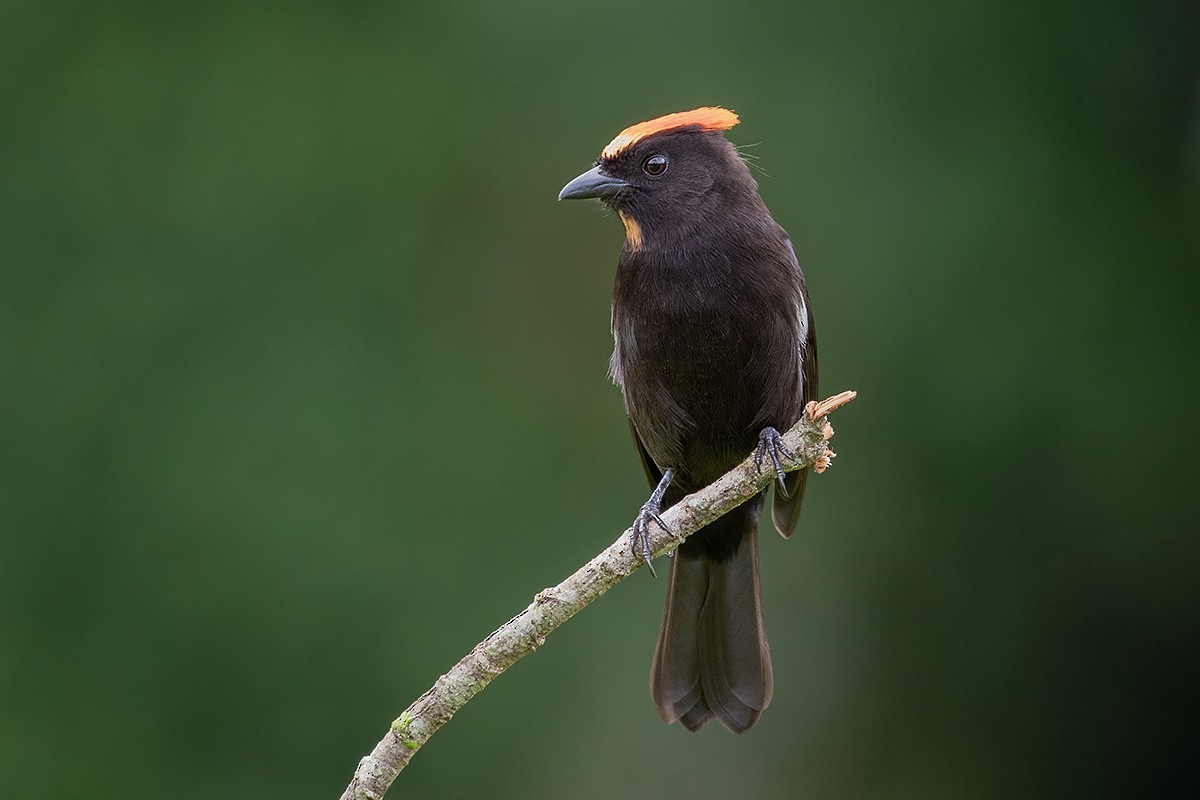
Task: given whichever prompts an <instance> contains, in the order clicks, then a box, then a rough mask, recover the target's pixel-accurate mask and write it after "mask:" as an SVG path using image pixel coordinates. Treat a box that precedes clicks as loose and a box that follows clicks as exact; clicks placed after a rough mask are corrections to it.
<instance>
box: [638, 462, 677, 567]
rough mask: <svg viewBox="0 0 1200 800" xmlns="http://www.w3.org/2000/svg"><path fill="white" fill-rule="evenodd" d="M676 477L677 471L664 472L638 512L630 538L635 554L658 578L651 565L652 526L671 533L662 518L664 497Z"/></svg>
mask: <svg viewBox="0 0 1200 800" xmlns="http://www.w3.org/2000/svg"><path fill="white" fill-rule="evenodd" d="M673 477H675V470H673V469H668V470H666V471H664V472H663V476H662V480H660V481H659V482H658V486H656V487H655V488H654V492H653V493H651V495H650V499H649V500H647V501H646V502H645V503H643V504H642V510H641V511H639V512H638V515H637V518H636V519H634V521H633V533H632V534H630V536H629V547H630V549H632V550H633V552H635V553H637V554H638V555H640V556H641V557H642V559H643V560H644V561H645V562H646V566H647V567H648V568H649V570H650V574H651V575H652V576H653V577H656V578H657V577H658V573H656V572H655V571H654V565H653V564H651V563H650V556H651V555H652V553H651V552H650V526H651V524H654V525H657V526H658V527H660V528H662V529H663V532H664V533H668V534H669V533H670V532H671V529H670V528H669V527H667V523H666V522H664V521H663V518H662V500H663V495H664V494H666V492H667V487H668V486H670V485H671V478H673Z"/></svg>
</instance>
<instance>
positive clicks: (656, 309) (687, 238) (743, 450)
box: [558, 108, 817, 733]
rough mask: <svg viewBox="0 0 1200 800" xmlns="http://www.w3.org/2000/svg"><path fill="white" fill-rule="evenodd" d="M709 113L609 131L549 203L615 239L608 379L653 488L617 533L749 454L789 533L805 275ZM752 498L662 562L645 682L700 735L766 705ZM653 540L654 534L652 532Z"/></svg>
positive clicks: (806, 378) (809, 382) (800, 485)
mask: <svg viewBox="0 0 1200 800" xmlns="http://www.w3.org/2000/svg"><path fill="white" fill-rule="evenodd" d="M737 123H738V118H737V115H736V114H734V113H733V112H732V111H728V110H726V109H724V108H698V109H696V110H694V111H685V112H681V113H677V114H668V115H666V116H664V117H659V118H657V119H653V120H650V121H648V122H642V123H639V124H637V125H633V126H631V127H629V128H626V129H625V130H623V131H621V133H620V134H618V136H617V137H616V138H615V139H613V140H612V142H610V143H609V145H608V146H607V147H605V148H604V150H603V152H602V153H601V154H600V158H599V159H597V160H596V165H595V167H594V168H593V169H590V170H588V171H587V172H585V173H583V174H582V175H580V176H579V177H578V178H576V179H575V180H573V181H571V182H570V183H568V184H567V185H566V186H565V187H564V188H563V190H562V192H561V193H560V194H559V196H558V197H559V199H560V200H566V199H575V198H589V197H594V198H599V199H601V200H602V201H603V202H604V203H605V204H607V205H608V206H610V207H611V208H613V209H614V210H616V212H617V214H618V215H619V216H620V218H621V221H622V222H623V223H624V225H625V243H624V245H623V246H622V247H621V255H620V258H619V259H618V261H617V276H616V282H615V285H614V286H613V304H612V332H613V338H614V339H615V348H614V350H613V355H612V362H611V373H612V378H613V381H614V382H615V383H616V384H617V385H618V386H620V387H621V391H622V393H623V394H624V398H625V410H626V413H627V414H628V416H629V422H630V428H631V430H632V432H633V438H634V442H635V443H636V445H637V449H638V453H639V454H640V455H641V459H642V466H643V467H644V468H645V470H646V477H647V478H648V479H649V481H650V485H651V486H653V487H655V488H654V491H653V493H652V494H651V496H650V499H649V500H648V501H647V502H646V504H645V505H644V506H642V510H641V512H640V513H639V514H638V516H637V519H636V521H635V523H634V547H635V548H637V549H638V550H639V551H640V552H641V553H642V555H643V557H645V558H646V562H647V564H649V555H650V554H649V548H648V547H647V544H646V534H647V532H648V530H649V526H650V525H651V524H652V523H654V524H658V525H662V524H663V523H662V521H661V518H660V517H659V514H660V512H661V511H662V509H663V508H666V507H669V506H671V505H672V504H674V503H676V502H678V500H679V499H680V498H682V497H683V496H685V495H686V494H688V493H690V492H693V491H695V490H697V489H700V488H702V487H704V486H706V485H708V484H709V483H711V482H712V481H713V480H715V479H716V478H718V477H719V476H721V475H723V474H724V473H725V472H727V471H728V470H730V469H731V468H732V467H734V466H735V465H736V464H738V463H739V462H740V461H741V460H742V459H743V458H745V457H746V455H747V453H750V452H751V451H754V450H755V448H757V457H758V460H759V465H760V467H761V465H762V463H763V458H764V455H765V456H767V457H769V459H770V466H773V467H774V469H775V472H776V475H777V478H778V488H776V490H775V499H774V503H773V506H772V518H773V519H774V522H775V528H776V529H777V530H778V531H779V532H780V533H781V534H782V535H783V536H785V537H787V536H789V535H790V534H791V532H792V530H793V529H794V528H795V527H796V519H797V517H798V516H799V514H800V503H801V500H802V499H803V497H804V482H805V475H806V472H805V471H804V470H801V471H798V472H793V473H791V474H790V475H787V474H785V473H784V471H783V468H782V463H783V459H785V458H787V457H789V455H790V454H789V453H787V451H786V450H785V449H784V447H783V443H782V441H781V439H780V436H779V433H778V430H786V429H787V428H789V427H791V426H792V425H793V424H794V423H795V422H796V421H797V420H799V419H800V416H801V414H802V413H803V411H804V407H805V405H806V403H808V401H810V400H814V399H815V398H816V394H817V342H816V337H815V334H814V330H813V319H812V312H811V310H810V308H809V303H808V290H807V289H806V288H805V285H804V275H803V273H802V272H801V270H800V264H799V262H798V261H797V259H796V252H795V250H794V249H793V248H792V243H791V240H790V239H789V238H788V235H787V232H786V231H784V230H783V228H781V227H780V226H779V225H778V224H776V222H775V220H774V219H772V218H771V214H770V212H768V211H767V207H766V206H765V205H764V204H763V201H762V199H761V198H760V197H759V196H758V184H756V183H755V181H754V179H753V178H752V177H751V176H750V171H749V170H748V169H747V168H746V164H745V163H744V162H743V161H742V159H741V158H740V157H739V154H738V152H737V150H736V149H734V147H733V145H731V144H730V143H729V142H728V141H726V139H725V137H724V135H723V134H722V133H721V132H722V131H725V130H728V129H729V128H732V127H733V126H734V125H736V124H737ZM765 496H766V492H765V490H764V491H763V492H762V493H760V494H759V495H758V496H757V497H755V498H753V499H752V500H750V501H749V502H747V503H745V504H744V505H741V506H739V507H738V508H736V509H734V510H733V511H731V512H730V513H728V514H726V515H725V516H723V517H721V518H719V519H718V520H716V521H715V522H712V523H710V524H709V525H707V526H706V527H705V528H704V529H702V530H700V531H699V532H697V533H696V534H695V535H693V536H692V537H691V538H689V539H688V540H687V541H686V542H685V543H684V544H683V545H682V546H681V547H680V548H679V550H678V554H677V556H676V557H675V558H674V559H673V560H672V562H671V574H670V578H669V581H668V584H667V606H666V611H665V614H664V616H663V622H662V628H661V630H660V632H659V635H658V645H657V647H656V648H655V651H654V661H653V664H652V666H651V671H650V694H651V696H652V697H653V699H654V703H655V705H656V706H657V707H658V713H659V716H661V717H662V719H663V721H664V722H668V723H669V722H674V721H675V720H679V721H680V722H682V723H683V724H684V725H685V726H686V727H687V728H689V729H690V730H693V731H695V730H699V729H700V728H701V727H703V726H704V725H705V724H706V723H707V722H708V721H709V720H710V719H712V718H713V717H714V716H716V718H717V719H719V720H720V721H721V723H722V724H724V725H725V727H727V728H729V729H730V730H731V731H734V732H735V733H742V732H744V731H747V730H749V729H750V728H751V727H753V726H754V724H755V723H756V722H758V719H759V717H760V716H761V715H762V711H763V709H765V708H766V707H767V704H768V703H770V702H771V692H772V686H773V679H772V674H771V652H770V649H769V647H768V645H767V636H766V631H765V630H764V628H763V619H762V604H761V601H760V598H759V579H758V535H757V531H758V520H759V515H760V514H761V512H762V507H763V501H764V499H765ZM663 527H665V526H663Z"/></svg>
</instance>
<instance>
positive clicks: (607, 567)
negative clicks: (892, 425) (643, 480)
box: [342, 392, 856, 800]
mask: <svg viewBox="0 0 1200 800" xmlns="http://www.w3.org/2000/svg"><path fill="white" fill-rule="evenodd" d="M855 396H856V394H855V392H842V393H841V394H839V395H835V396H833V397H830V398H829V399H827V400H822V401H821V402H819V403H809V404H808V409H807V412H808V413H807V414H805V416H804V417H803V418H801V420H800V421H799V422H797V423H796V424H795V425H794V426H792V428H791V429H790V430H788V431H787V433H785V434H784V435H783V441H784V445H785V446H786V447H787V449H788V450H790V451H791V452H792V453H793V454H794V455H795V456H796V459H795V460H794V461H793V462H792V463H791V464H789V465H787V467H786V468H787V470H788V471H789V472H790V471H792V470H796V469H807V468H809V467H811V468H813V469H814V470H815V471H816V472H824V471H825V470H826V469H827V468H828V467H829V465H830V460H831V459H832V458H833V457H834V455H835V454H834V452H833V451H832V450H830V449H829V447H828V441H829V438H830V437H831V436H833V428H832V427H831V426H830V425H829V420H828V419H827V415H828V414H829V413H830V412H831V411H833V410H834V409H836V408H838V407H839V406H842V405H844V404H846V403H848V402H850V401H851V400H853V399H854V398H855ZM774 479H775V473H774V470H772V469H770V468H769V467H768V466H767V465H764V468H763V469H762V471H761V472H760V471H759V470H758V469H756V468H755V465H754V458H753V454H751V455H750V456H748V457H747V458H746V460H744V461H743V462H742V463H741V464H738V465H737V466H736V467H734V468H733V469H732V470H730V471H729V472H727V473H726V474H725V475H723V476H722V477H721V478H719V479H718V480H717V481H716V482H714V483H713V484H711V485H709V486H707V487H705V488H704V489H701V490H700V491H698V492H696V493H695V494H690V495H688V496H687V497H685V498H684V499H683V500H681V501H680V502H679V503H677V504H676V505H674V506H672V507H671V508H670V509H668V510H667V511H664V512H663V515H662V516H663V520H664V521H665V522H666V523H667V525H668V527H669V528H670V529H671V533H669V534H668V533H665V532H663V531H662V530H660V529H659V528H658V527H657V526H651V529H650V548H651V550H652V551H653V553H654V556H655V557H658V556H661V555H662V554H664V553H666V552H668V551H670V550H673V549H674V548H676V547H678V546H679V544H680V543H681V542H682V541H683V540H684V539H686V538H687V537H688V536H691V535H692V534H693V533H695V532H696V531H698V530H699V529H700V528H702V527H704V526H705V525H707V524H708V523H709V522H711V521H713V520H714V519H716V518H717V517H719V516H721V515H722V514H724V513H726V512H728V511H729V510H730V509H733V508H735V507H737V506H739V505H741V504H742V503H744V502H746V501H747V500H749V499H750V498H751V497H754V495H756V494H758V493H759V492H760V491H762V490H763V489H764V488H766V487H767V486H768V485H769V484H770V483H771V482H772V481H773V480H774ZM630 533H631V531H630V530H626V531H625V532H624V533H623V534H621V535H620V536H619V537H618V538H617V540H616V541H615V542H613V543H612V544H611V545H609V547H608V549H606V550H605V551H604V552H602V553H600V554H599V555H598V556H596V557H595V558H593V559H592V560H591V561H589V562H588V563H587V564H584V565H583V566H582V567H580V568H579V569H578V570H577V571H576V572H575V573H574V574H573V575H571V576H570V577H569V578H567V579H566V580H564V581H563V582H562V583H560V584H558V585H557V586H554V587H551V588H549V589H544V590H542V591H541V592H538V594H537V595H536V596H535V597H534V598H533V602H532V603H530V605H529V606H528V607H527V608H526V609H525V610H524V611H522V612H521V613H520V614H518V615H517V616H515V617H513V618H512V619H510V620H509V621H508V622H506V623H504V624H503V625H501V626H500V627H499V628H497V629H496V630H495V631H493V632H492V634H491V635H489V636H488V637H487V638H486V639H484V640H483V641H482V642H480V643H479V644H477V645H476V646H475V649H473V650H472V651H471V652H470V653H468V654H467V655H466V657H464V658H463V659H462V660H461V661H459V662H458V663H457V664H455V665H454V667H453V668H452V669H451V670H450V671H449V672H447V673H446V674H445V675H443V676H442V677H440V678H438V680H437V682H436V683H434V685H433V686H432V687H431V688H430V689H429V690H428V691H427V692H425V694H423V695H421V696H420V697H419V698H417V700H416V702H414V703H413V704H412V705H411V706H409V707H408V708H407V709H406V710H405V711H404V713H403V714H401V715H400V716H399V718H397V719H396V721H395V722H393V723H392V726H391V729H390V730H389V731H388V733H387V735H386V736H384V737H383V739H382V740H381V741H380V742H379V744H377V745H375V749H374V750H372V751H371V753H370V755H367V756H365V757H363V759H362V760H361V761H360V762H359V764H358V769H357V770H355V772H354V780H352V781H351V782H350V785H349V786H348V787H346V791H345V792H344V793H343V794H342V800H368V799H369V800H379V798H382V797H383V795H384V793H385V792H387V790H388V787H389V786H391V785H392V781H394V780H395V779H396V776H397V775H398V774H400V770H402V769H404V767H405V766H407V765H408V762H409V761H410V760H411V759H412V757H413V754H414V753H416V752H417V750H419V749H420V748H421V746H422V745H424V744H425V742H427V741H428V740H429V737H430V736H432V735H433V734H434V733H435V732H436V731H437V729H438V728H440V727H442V725H445V724H446V723H447V722H448V721H449V720H450V718H451V717H452V716H454V712H456V711H458V710H459V709H460V708H462V707H463V706H464V705H466V703H467V701H468V700H470V699H471V698H472V697H474V696H475V695H476V694H478V693H479V692H480V691H481V690H482V689H483V688H484V687H485V686H487V685H488V684H489V683H491V682H492V680H493V679H495V678H496V676H498V675H500V674H501V673H502V672H504V671H505V670H506V669H508V668H509V667H511V666H512V665H513V664H515V663H516V662H517V661H518V660H519V659H520V658H521V657H522V656H525V655H526V654H528V653H530V652H532V651H533V650H535V649H536V648H538V647H539V646H541V644H542V643H543V642H544V641H545V640H546V636H547V635H548V634H549V633H550V632H551V631H553V630H554V629H555V628H557V627H558V626H559V625H562V624H563V623H564V622H566V621H567V620H568V619H570V618H571V617H573V616H575V615H576V614H578V613H579V612H580V611H582V610H583V609H584V607H586V606H587V605H588V604H589V603H591V602H592V601H593V600H595V599H597V598H598V597H600V595H602V594H604V593H605V592H607V591H608V590H609V589H611V588H612V587H613V586H615V585H616V584H617V583H618V582H620V581H621V580H623V579H624V578H626V577H628V576H629V575H631V574H633V573H634V572H636V571H637V570H638V568H639V567H641V566H642V564H643V563H644V562H643V561H642V558H641V557H640V556H639V555H637V554H635V553H634V552H633V550H632V549H631V548H630Z"/></svg>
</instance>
